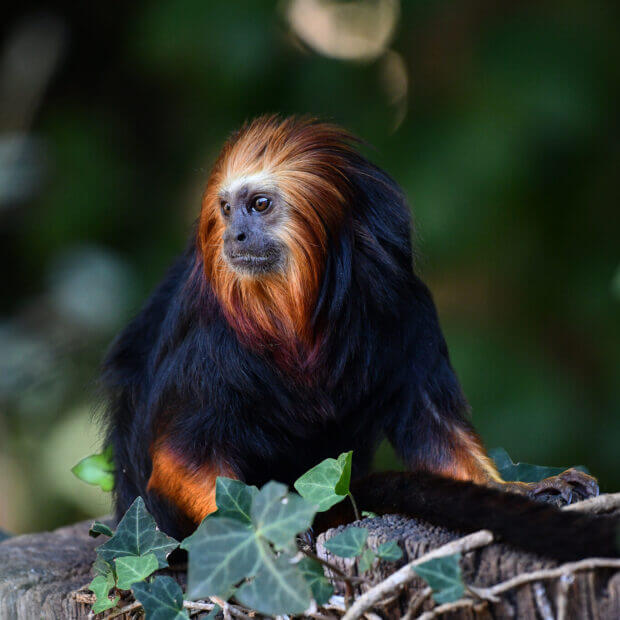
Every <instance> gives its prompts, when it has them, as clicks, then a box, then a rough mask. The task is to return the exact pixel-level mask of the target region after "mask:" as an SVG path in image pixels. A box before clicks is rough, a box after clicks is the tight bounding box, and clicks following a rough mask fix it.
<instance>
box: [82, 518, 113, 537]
mask: <svg viewBox="0 0 620 620" xmlns="http://www.w3.org/2000/svg"><path fill="white" fill-rule="evenodd" d="M101 534H103V535H104V536H109V537H112V536H114V531H113V530H112V529H111V528H110V527H108V526H107V525H106V524H105V523H101V522H100V521H94V522H93V524H92V525H91V526H90V529H89V530H88V535H89V536H90V537H91V538H97V536H100V535H101Z"/></svg>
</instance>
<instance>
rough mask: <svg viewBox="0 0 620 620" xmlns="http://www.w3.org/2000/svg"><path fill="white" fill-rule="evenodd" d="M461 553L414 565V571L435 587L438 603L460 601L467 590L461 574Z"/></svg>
mask: <svg viewBox="0 0 620 620" xmlns="http://www.w3.org/2000/svg"><path fill="white" fill-rule="evenodd" d="M460 559H461V554H460V553H455V554H454V555H448V556H446V557H443V558H436V559H434V560H429V561H428V562H424V564H420V565H418V566H416V567H414V569H413V570H414V571H415V572H416V574H418V575H419V576H420V577H422V578H423V579H424V580H425V581H426V582H427V583H428V585H429V586H430V587H431V588H432V589H433V598H434V599H435V601H436V602H437V603H451V602H453V601H458V599H460V598H461V597H462V596H463V593H464V592H465V584H464V583H463V576H462V575H461V566H460V564H459V560H460Z"/></svg>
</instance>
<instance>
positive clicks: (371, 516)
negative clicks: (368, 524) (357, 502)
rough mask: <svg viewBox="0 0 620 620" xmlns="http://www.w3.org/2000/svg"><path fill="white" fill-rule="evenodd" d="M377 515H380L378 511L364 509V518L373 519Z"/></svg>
mask: <svg viewBox="0 0 620 620" xmlns="http://www.w3.org/2000/svg"><path fill="white" fill-rule="evenodd" d="M376 516H378V515H377V513H376V512H372V511H371V510H362V518H364V517H368V518H369V519H372V518H373V517H376Z"/></svg>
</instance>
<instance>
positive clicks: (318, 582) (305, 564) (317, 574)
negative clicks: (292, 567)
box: [298, 558, 334, 607]
mask: <svg viewBox="0 0 620 620" xmlns="http://www.w3.org/2000/svg"><path fill="white" fill-rule="evenodd" d="M298 566H299V569H300V570H301V574H302V575H303V576H304V579H305V580H306V581H307V582H308V585H309V586H310V590H311V591H312V598H313V599H314V600H315V601H316V604H317V605H318V606H319V607H320V606H321V605H324V604H325V603H327V601H329V598H330V597H331V595H332V594H333V593H334V587H333V586H332V584H331V583H329V580H328V579H327V577H325V573H324V572H323V567H322V566H321V564H320V563H319V562H317V561H316V560H313V559H312V558H302V559H301V561H300V562H299V564H298Z"/></svg>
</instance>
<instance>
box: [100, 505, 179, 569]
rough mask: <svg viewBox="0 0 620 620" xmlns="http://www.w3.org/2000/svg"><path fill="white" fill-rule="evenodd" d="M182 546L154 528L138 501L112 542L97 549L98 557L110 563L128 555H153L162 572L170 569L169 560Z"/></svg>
mask: <svg viewBox="0 0 620 620" xmlns="http://www.w3.org/2000/svg"><path fill="white" fill-rule="evenodd" d="M178 545H179V543H178V542H177V541H176V540H175V539H174V538H171V537H170V536H166V534H164V533H163V532H161V531H160V530H159V528H158V527H157V525H156V524H155V519H153V517H152V516H151V515H150V514H149V512H148V511H147V509H146V507H145V506H144V500H143V499H142V498H141V497H137V498H136V500H135V501H134V503H133V504H132V505H131V506H130V507H129V509H128V510H127V512H126V513H125V515H124V516H123V518H122V519H121V521H120V523H119V524H118V527H117V528H116V533H115V534H114V536H112V538H110V540H108V541H107V542H106V543H104V544H103V545H101V546H99V547H97V554H98V555H99V556H100V557H102V558H103V559H104V560H106V561H107V562H111V561H112V560H114V559H116V558H120V557H123V556H127V555H132V556H141V555H147V554H148V553H154V554H155V556H156V557H157V561H158V564H159V568H164V567H165V566H168V562H167V561H166V558H167V557H168V555H169V554H170V553H171V552H172V551H173V550H174V549H176V548H177V547H178Z"/></svg>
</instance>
